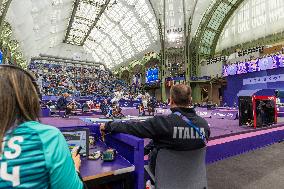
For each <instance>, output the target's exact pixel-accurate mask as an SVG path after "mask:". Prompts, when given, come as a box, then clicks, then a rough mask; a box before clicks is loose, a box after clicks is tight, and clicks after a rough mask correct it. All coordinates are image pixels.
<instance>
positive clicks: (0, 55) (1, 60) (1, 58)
mask: <svg viewBox="0 0 284 189" xmlns="http://www.w3.org/2000/svg"><path fill="white" fill-rule="evenodd" d="M2 63H3V53H2V51H1V50H0V64H2Z"/></svg>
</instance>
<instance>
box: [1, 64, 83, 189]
mask: <svg viewBox="0 0 284 189" xmlns="http://www.w3.org/2000/svg"><path fill="white" fill-rule="evenodd" d="M35 83H36V81H35V80H34V78H33V76H32V75H30V74H29V73H28V72H26V71H25V70H22V69H21V68H19V67H16V66H12V65H0V147H1V148H0V188H5V189H9V188H50V189H58V188H68V189H80V188H83V182H82V181H81V179H80V177H79V174H78V173H77V172H76V170H77V171H79V168H80V163H81V161H80V156H79V155H76V154H73V160H74V161H73V160H72V156H71V153H70V150H69V148H68V146H67V143H66V141H65V139H64V137H63V135H62V134H61V132H60V131H59V130H58V129H57V128H55V127H52V126H48V125H43V124H41V123H39V122H38V119H39V112H40V104H39V98H38V94H37V92H38V91H37V86H36V85H35Z"/></svg>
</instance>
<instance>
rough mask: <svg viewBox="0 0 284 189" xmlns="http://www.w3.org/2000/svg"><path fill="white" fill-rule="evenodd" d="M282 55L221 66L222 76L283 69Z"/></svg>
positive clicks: (283, 57)
mask: <svg viewBox="0 0 284 189" xmlns="http://www.w3.org/2000/svg"><path fill="white" fill-rule="evenodd" d="M283 59H284V55H283V54H279V55H274V56H268V57H265V58H261V59H256V60H251V61H248V62H238V63H234V64H231V65H225V66H223V76H225V77H226V76H229V75H237V74H245V73H251V72H257V71H263V70H270V69H275V68H283V67H284V63H283Z"/></svg>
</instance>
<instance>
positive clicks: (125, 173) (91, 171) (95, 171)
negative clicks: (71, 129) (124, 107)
mask: <svg viewBox="0 0 284 189" xmlns="http://www.w3.org/2000/svg"><path fill="white" fill-rule="evenodd" d="M62 130H64V129H62ZM106 149H107V146H106V145H105V144H104V143H103V142H101V141H100V140H98V141H96V145H95V146H90V149H89V151H90V153H93V152H95V151H101V152H102V151H105V150H106ZM134 171H135V166H134V165H132V164H131V163H130V162H129V161H128V160H126V159H125V158H123V157H122V156H121V155H119V153H118V154H117V155H116V157H115V159H114V161H112V162H104V161H103V160H101V159H98V160H88V159H87V158H82V160H81V168H80V173H81V176H82V177H83V180H84V182H85V183H86V184H87V186H88V188H89V189H92V188H95V187H97V186H99V185H103V184H109V183H111V182H116V181H121V182H122V183H123V189H133V185H134V183H133V180H134V178H133V172H134ZM131 178H132V179H131Z"/></svg>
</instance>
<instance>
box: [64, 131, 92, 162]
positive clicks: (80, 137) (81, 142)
mask: <svg viewBox="0 0 284 189" xmlns="http://www.w3.org/2000/svg"><path fill="white" fill-rule="evenodd" d="M89 132H90V131H89V129H77V128H76V129H62V130H61V133H62V134H63V136H64V137H65V140H66V142H67V144H68V147H69V149H70V151H72V149H73V148H74V147H76V146H81V147H82V149H81V151H80V155H81V156H87V157H88V156H89Z"/></svg>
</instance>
